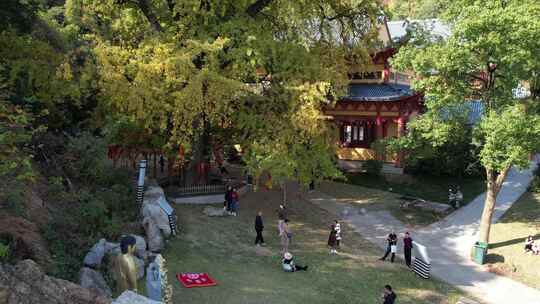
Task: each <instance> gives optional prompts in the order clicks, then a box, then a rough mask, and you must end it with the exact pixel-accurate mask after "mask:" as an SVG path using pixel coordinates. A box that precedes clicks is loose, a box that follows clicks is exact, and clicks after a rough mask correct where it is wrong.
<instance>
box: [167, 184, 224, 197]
mask: <svg viewBox="0 0 540 304" xmlns="http://www.w3.org/2000/svg"><path fill="white" fill-rule="evenodd" d="M172 192H174V196H188V195H205V194H220V193H225V185H192V186H186V187H175V188H174V190H173V191H172Z"/></svg>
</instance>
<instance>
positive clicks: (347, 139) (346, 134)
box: [343, 125, 352, 144]
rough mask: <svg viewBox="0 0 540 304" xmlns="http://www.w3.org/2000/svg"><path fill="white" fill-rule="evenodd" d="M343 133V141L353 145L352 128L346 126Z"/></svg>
mask: <svg viewBox="0 0 540 304" xmlns="http://www.w3.org/2000/svg"><path fill="white" fill-rule="evenodd" d="M343 133H344V136H343V139H344V141H345V143H348V144H349V143H351V141H352V126H351V125H346V126H345V128H344V129H343Z"/></svg>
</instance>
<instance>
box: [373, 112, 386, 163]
mask: <svg viewBox="0 0 540 304" xmlns="http://www.w3.org/2000/svg"><path fill="white" fill-rule="evenodd" d="M383 138H384V131H383V121H382V118H381V117H380V116H379V115H377V119H376V120H375V140H380V139H383ZM384 158H385V155H384V153H377V159H378V160H381V161H384Z"/></svg>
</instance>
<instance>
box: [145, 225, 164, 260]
mask: <svg viewBox="0 0 540 304" xmlns="http://www.w3.org/2000/svg"><path fill="white" fill-rule="evenodd" d="M143 227H144V231H145V232H146V239H147V240H148V249H149V250H150V251H151V252H161V250H163V247H164V246H165V243H164V241H163V236H162V235H161V230H160V229H159V227H158V225H157V224H156V223H155V221H154V218H153V217H145V218H144V219H143Z"/></svg>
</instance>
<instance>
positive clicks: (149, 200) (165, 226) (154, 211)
mask: <svg viewBox="0 0 540 304" xmlns="http://www.w3.org/2000/svg"><path fill="white" fill-rule="evenodd" d="M160 189H161V188H160ZM160 200H165V201H166V199H165V196H164V195H161V194H159V195H146V194H145V198H144V202H143V207H142V217H143V218H147V217H150V218H152V220H153V221H154V223H155V225H157V227H158V228H159V229H160V230H161V231H162V232H163V235H164V236H165V237H169V236H170V235H171V226H170V225H169V217H168V215H167V213H166V212H165V211H164V210H163V209H162V208H161V207H160V206H159V201H160Z"/></svg>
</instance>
